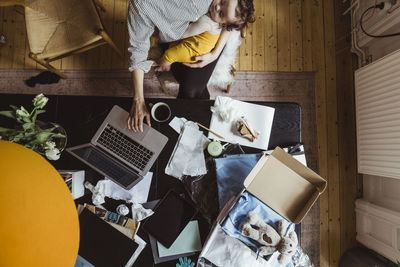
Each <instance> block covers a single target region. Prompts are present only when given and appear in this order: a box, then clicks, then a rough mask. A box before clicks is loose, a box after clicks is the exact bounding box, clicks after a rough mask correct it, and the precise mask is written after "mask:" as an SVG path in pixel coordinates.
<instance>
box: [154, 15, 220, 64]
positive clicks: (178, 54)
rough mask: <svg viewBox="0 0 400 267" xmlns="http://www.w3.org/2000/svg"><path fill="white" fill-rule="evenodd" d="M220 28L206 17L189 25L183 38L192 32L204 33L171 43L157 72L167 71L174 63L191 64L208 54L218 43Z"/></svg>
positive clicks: (160, 61) (161, 59)
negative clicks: (196, 58) (195, 58)
mask: <svg viewBox="0 0 400 267" xmlns="http://www.w3.org/2000/svg"><path fill="white" fill-rule="evenodd" d="M221 29H222V28H221V27H220V25H219V24H218V23H216V22H215V21H213V20H212V19H211V18H210V17H209V16H208V15H203V16H201V17H200V18H199V19H198V20H197V21H196V22H193V23H192V24H190V26H189V27H188V29H187V30H186V31H185V33H184V34H183V37H185V36H190V35H191V33H192V32H201V31H203V30H204V32H202V33H200V34H198V35H194V36H190V37H187V38H184V39H182V40H180V41H176V42H173V43H172V44H170V45H169V48H168V49H167V50H166V51H165V52H164V54H163V55H162V57H161V58H160V60H159V62H158V66H159V67H158V68H157V69H156V70H157V71H169V70H170V69H171V64H172V63H174V62H184V63H193V62H195V61H194V60H193V58H194V57H196V56H201V55H204V54H207V53H210V52H211V50H212V49H213V48H214V47H215V45H216V44H217V42H218V38H219V36H220V33H221Z"/></svg>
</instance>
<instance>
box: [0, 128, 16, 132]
mask: <svg viewBox="0 0 400 267" xmlns="http://www.w3.org/2000/svg"><path fill="white" fill-rule="evenodd" d="M15 131H16V130H14V129H9V128H4V127H0V133H6V132H15Z"/></svg>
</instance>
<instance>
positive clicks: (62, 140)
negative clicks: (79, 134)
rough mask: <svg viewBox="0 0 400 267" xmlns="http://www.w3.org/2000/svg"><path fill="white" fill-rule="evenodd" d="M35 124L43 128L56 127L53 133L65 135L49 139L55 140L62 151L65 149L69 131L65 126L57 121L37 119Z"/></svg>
mask: <svg viewBox="0 0 400 267" xmlns="http://www.w3.org/2000/svg"><path fill="white" fill-rule="evenodd" d="M35 124H36V126H37V127H39V128H40V129H42V130H48V129H52V128H54V129H53V131H52V132H53V133H56V134H62V135H64V136H65V137H53V138H51V139H50V140H49V141H53V142H54V143H55V144H56V148H57V149H58V150H60V152H61V151H63V150H64V149H65V147H66V146H67V132H66V131H65V129H64V127H62V126H61V125H59V124H57V123H55V122H44V121H39V120H36V123H35Z"/></svg>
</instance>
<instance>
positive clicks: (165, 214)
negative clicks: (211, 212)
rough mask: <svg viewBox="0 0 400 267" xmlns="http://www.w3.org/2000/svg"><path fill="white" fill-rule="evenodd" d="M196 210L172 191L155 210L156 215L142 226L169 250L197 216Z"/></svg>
mask: <svg viewBox="0 0 400 267" xmlns="http://www.w3.org/2000/svg"><path fill="white" fill-rule="evenodd" d="M196 212H197V211H196V209H195V208H194V207H193V206H192V205H191V204H190V203H189V202H187V201H186V200H185V199H184V198H182V197H180V196H179V195H178V194H177V193H176V192H175V191H173V190H170V191H169V192H168V193H167V194H166V195H165V196H164V198H163V199H162V200H161V201H160V202H159V203H158V204H157V206H156V207H155V208H154V214H153V215H152V216H150V217H149V218H148V219H147V220H146V221H145V222H144V223H143V225H142V227H143V229H144V230H145V231H147V232H148V233H149V234H151V235H152V236H153V237H155V238H156V239H157V240H158V242H160V243H161V244H163V245H164V246H165V247H166V248H169V247H170V246H171V245H172V243H174V241H175V240H176V238H177V237H178V236H179V234H180V233H181V232H182V231H183V229H184V228H185V227H186V225H187V224H188V223H189V221H191V220H192V218H193V217H194V215H195V214H196Z"/></svg>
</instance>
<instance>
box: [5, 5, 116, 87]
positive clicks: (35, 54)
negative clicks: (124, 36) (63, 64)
mask: <svg viewBox="0 0 400 267" xmlns="http://www.w3.org/2000/svg"><path fill="white" fill-rule="evenodd" d="M6 5H22V6H24V9H25V21H26V30H27V35H28V42H29V47H30V54H29V56H30V57H31V58H32V59H33V60H35V61H36V62H37V63H39V64H40V65H42V66H44V67H45V68H47V69H48V70H50V71H52V72H54V73H56V74H57V75H59V76H60V77H61V78H64V79H65V78H67V76H66V75H64V74H63V73H61V72H60V71H59V70H58V69H56V68H55V67H53V66H52V65H50V62H52V61H54V60H58V59H61V58H64V57H67V56H70V55H74V54H78V53H82V52H85V51H87V50H89V49H92V48H94V47H97V46H100V45H104V44H109V45H110V46H111V47H112V48H113V49H114V50H115V51H116V52H117V53H118V54H119V55H120V56H121V53H120V51H119V50H118V48H117V47H116V45H115V44H114V43H113V41H112V40H111V38H110V37H109V36H108V34H107V33H106V31H105V29H104V26H103V24H102V22H101V19H100V15H99V12H98V9H97V8H96V6H97V7H98V8H100V9H101V10H103V11H104V7H103V6H101V4H100V3H99V2H98V1H96V0H25V1H24V0H14V1H11V0H10V1H8V0H0V6H6Z"/></svg>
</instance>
